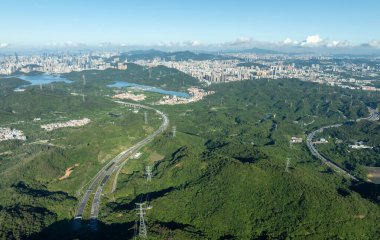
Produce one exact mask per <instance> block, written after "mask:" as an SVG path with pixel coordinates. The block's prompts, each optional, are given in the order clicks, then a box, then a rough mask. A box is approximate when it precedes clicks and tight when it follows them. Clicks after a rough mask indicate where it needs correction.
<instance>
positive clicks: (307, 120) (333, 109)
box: [101, 80, 380, 239]
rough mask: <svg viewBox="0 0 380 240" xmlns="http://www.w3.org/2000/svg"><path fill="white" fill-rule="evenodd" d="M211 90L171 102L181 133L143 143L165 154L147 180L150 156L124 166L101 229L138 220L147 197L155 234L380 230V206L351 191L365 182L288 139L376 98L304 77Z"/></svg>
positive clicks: (335, 234)
mask: <svg viewBox="0 0 380 240" xmlns="http://www.w3.org/2000/svg"><path fill="white" fill-rule="evenodd" d="M212 89H213V90H215V91H216V94H215V95H212V96H210V97H208V98H207V99H206V100H205V101H203V102H201V103H195V104H191V105H186V106H174V107H166V108H165V111H167V112H168V113H169V116H170V118H171V124H172V125H176V126H177V130H178V132H177V136H176V137H175V138H173V137H172V136H171V134H170V133H167V134H165V135H164V136H162V137H160V138H159V139H158V140H157V141H155V142H154V143H153V144H152V145H151V146H149V147H148V148H147V149H145V156H146V161H148V162H150V164H152V159H151V157H150V156H151V155H152V153H154V152H157V153H159V154H160V155H162V156H164V159H163V160H162V161H160V162H155V163H154V177H153V181H152V183H150V184H148V183H146V181H145V180H144V178H143V169H144V163H141V161H140V162H135V161H130V162H129V165H128V164H127V166H126V174H124V175H123V176H122V178H121V181H120V184H119V188H118V191H117V193H115V195H114V196H116V199H115V200H113V197H114V196H108V201H109V203H105V204H104V207H105V208H106V210H107V211H106V212H103V213H102V216H101V220H102V221H104V222H105V223H107V224H111V225H108V227H107V225H106V226H105V227H104V228H103V233H108V231H112V229H113V226H114V224H116V223H120V222H123V221H124V222H125V225H126V226H129V227H132V226H133V223H134V221H135V220H136V219H137V218H136V213H135V212H134V211H133V209H134V208H135V203H136V202H142V201H145V200H148V201H149V204H151V205H152V207H153V208H152V209H151V210H147V216H146V218H147V222H148V228H149V235H150V237H151V238H152V239H170V238H172V239H287V238H289V239H375V238H377V236H379V234H380V232H379V225H378V221H379V218H380V209H379V205H378V203H376V202H374V201H373V198H372V199H371V198H366V196H365V194H363V192H361V191H358V192H356V191H354V190H353V189H355V190H357V189H360V184H359V185H358V184H357V183H352V182H350V181H349V180H348V179H345V178H343V177H342V176H339V175H338V174H335V173H333V172H331V171H330V170H329V169H327V168H326V166H324V165H322V164H321V162H320V161H319V160H316V159H314V158H313V157H311V155H310V153H309V152H308V149H307V148H306V146H305V145H303V144H299V145H292V146H290V145H289V139H290V137H291V136H300V137H305V135H306V133H307V132H309V131H310V130H311V129H314V128H317V127H319V126H322V125H325V124H329V123H335V122H342V121H345V119H355V118H358V117H360V116H363V115H366V114H367V113H366V104H372V105H376V104H377V103H378V101H379V98H378V97H377V96H373V95H372V96H368V95H367V94H365V93H363V92H352V91H347V90H343V89H339V88H331V87H326V86H321V85H316V84H312V83H306V82H301V81H297V80H281V81H267V80H258V81H247V82H238V83H231V84H225V85H217V86H213V87H212ZM351 101H352V105H351ZM347 105H349V106H350V105H351V107H345V106H347ZM286 158H289V159H290V167H289V169H290V172H289V173H287V172H285V165H286ZM145 164H147V163H145ZM133 169H134V170H133ZM136 170H138V171H139V172H133V171H136ZM371 186H372V185H371ZM372 187H373V188H374V189H376V188H375V187H374V186H372ZM376 194H379V192H377V193H376ZM124 234H126V235H127V234H130V235H131V236H132V235H133V228H131V230H130V231H129V232H128V231H127V230H125V233H124ZM118 237H120V235H119V236H115V239H117V238H118Z"/></svg>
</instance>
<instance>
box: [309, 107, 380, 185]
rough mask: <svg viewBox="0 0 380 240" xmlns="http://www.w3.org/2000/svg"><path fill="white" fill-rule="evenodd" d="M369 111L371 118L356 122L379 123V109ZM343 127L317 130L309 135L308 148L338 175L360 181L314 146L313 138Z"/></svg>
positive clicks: (331, 126)
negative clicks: (331, 129)
mask: <svg viewBox="0 0 380 240" xmlns="http://www.w3.org/2000/svg"><path fill="white" fill-rule="evenodd" d="M368 110H369V116H368V117H366V118H359V119H357V120H356V121H357V122H359V121H361V120H369V121H377V120H379V119H380V118H379V112H378V111H377V109H372V108H368ZM342 125H343V124H334V125H329V126H325V127H321V128H320V129H317V130H315V131H313V132H311V133H310V134H309V135H307V141H306V144H307V147H308V148H309V150H310V152H311V154H313V155H314V156H315V157H317V158H318V159H320V160H321V161H322V162H323V163H325V164H326V165H327V166H329V167H331V168H332V169H333V170H334V171H336V172H337V173H341V174H343V175H345V176H347V177H349V178H350V179H352V180H355V181H359V179H357V178H356V177H355V176H353V175H352V174H351V173H349V172H348V171H347V170H345V169H343V168H342V167H340V166H339V165H337V164H336V163H334V162H333V161H331V160H330V159H328V158H326V157H324V156H323V155H322V154H320V153H319V152H318V150H317V149H316V148H315V146H314V144H313V138H314V136H315V134H316V133H321V132H323V130H324V129H327V128H335V127H340V126H342Z"/></svg>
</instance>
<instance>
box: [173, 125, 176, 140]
mask: <svg viewBox="0 0 380 240" xmlns="http://www.w3.org/2000/svg"><path fill="white" fill-rule="evenodd" d="M176 132H177V127H176V126H173V128H172V133H173V138H175V136H176Z"/></svg>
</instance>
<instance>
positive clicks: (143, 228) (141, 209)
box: [136, 203, 147, 238]
mask: <svg viewBox="0 0 380 240" xmlns="http://www.w3.org/2000/svg"><path fill="white" fill-rule="evenodd" d="M136 205H137V206H138V208H137V211H138V213H137V215H139V217H140V223H139V237H140V238H147V231H146V225H145V219H144V215H145V208H144V207H143V206H144V205H145V203H136Z"/></svg>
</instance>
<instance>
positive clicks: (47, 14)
mask: <svg viewBox="0 0 380 240" xmlns="http://www.w3.org/2000/svg"><path fill="white" fill-rule="evenodd" d="M20 2H22V4H20ZM379 7H380V3H378V2H374V1H361V2H360V3H350V4H346V5H343V4H342V3H339V2H338V1H334V2H328V1H318V3H309V2H304V1H298V0H297V1H292V2H290V3H288V2H287V3H286V4H284V3H283V2H281V1H276V0H271V1H266V2H265V3H264V2H252V1H238V2H237V3H236V2H233V3H232V2H228V1H218V2H215V1H212V2H211V1H210V2H207V3H204V2H202V1H198V0H196V1H181V2H177V1H170V0H167V1H149V0H144V1H138V2H133V1H119V0H115V1H112V2H111V3H109V2H108V3H107V2H105V1H102V0H96V1H91V4H89V3H88V2H87V3H85V2H78V1H71V0H69V1H65V2H56V1H54V2H52V1H45V0H41V1H33V2H30V1H17V3H16V2H14V1H3V2H2V9H3V11H2V14H1V16H0V27H1V29H2V34H1V35H0V49H3V50H4V49H16V48H26V47H39V48H57V47H62V48H81V47H110V46H113V47H126V48H127V47H129V48H133V47H135V48H136V47H140V48H141V47H157V48H167V49H228V48H248V47H262V48H272V49H273V48H290V49H292V48H314V49H316V48H330V49H335V48H340V49H342V48H358V47H361V48H362V47H364V48H379V47H380V33H379V32H378V31H374V29H376V27H377V26H378V25H379V24H380V19H379V18H378V17H377V12H376V9H379ZM57 9H59V11H58V10H57ZM16 13H17V14H16ZM173 19H175V21H174V20H173Z"/></svg>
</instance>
